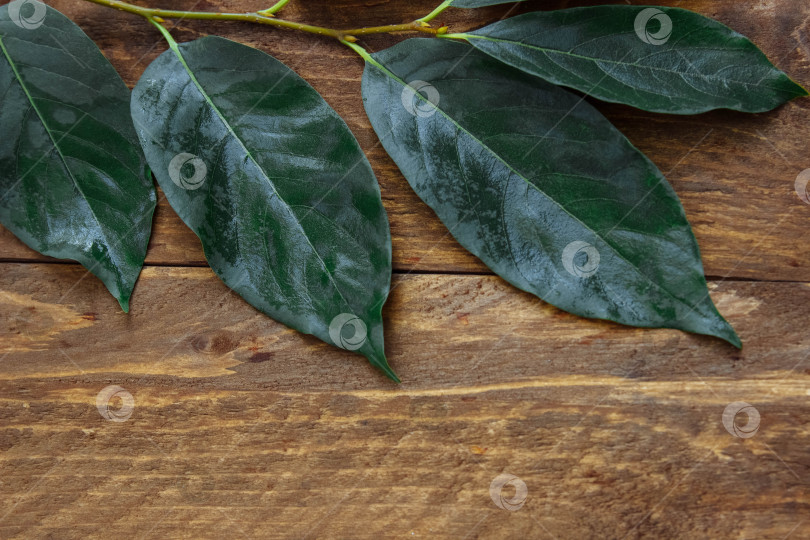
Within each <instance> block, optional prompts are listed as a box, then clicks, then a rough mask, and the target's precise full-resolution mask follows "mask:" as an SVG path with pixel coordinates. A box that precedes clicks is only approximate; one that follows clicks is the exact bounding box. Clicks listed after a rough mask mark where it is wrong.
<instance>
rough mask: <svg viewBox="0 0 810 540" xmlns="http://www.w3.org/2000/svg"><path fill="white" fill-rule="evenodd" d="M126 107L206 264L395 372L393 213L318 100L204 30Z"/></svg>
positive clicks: (269, 64) (169, 54)
mask: <svg viewBox="0 0 810 540" xmlns="http://www.w3.org/2000/svg"><path fill="white" fill-rule="evenodd" d="M132 115H133V118H134V120H135V124H136V127H137V129H138V134H139V136H140V138H141V142H142V144H143V146H144V150H145V152H146V157H147V159H148V161H149V164H150V165H151V167H152V170H153V171H154V173H155V176H156V177H157V179H158V181H159V183H160V186H161V187H162V188H163V191H164V192H165V193H166V197H167V198H168V200H169V202H170V203H171V205H172V207H173V208H174V209H175V210H176V211H177V213H178V214H179V215H180V217H181V218H182V219H183V221H184V222H185V223H186V225H188V226H189V227H190V228H191V229H192V230H193V231H194V232H195V233H196V234H197V236H199V237H200V240H201V241H202V244H203V248H204V249H205V255H206V257H207V259H208V262H209V264H210V265H211V268H212V269H213V270H214V272H216V273H217V275H219V277H220V278H222V280H223V281H224V282H225V283H226V284H227V285H228V286H229V287H231V288H232V289H233V290H234V291H236V292H237V293H239V294H240V295H241V296H242V297H243V298H245V300H247V301H248V302H250V303H251V304H252V305H253V306H255V307H257V308H258V309H260V310H261V311H263V312H264V313H266V314H268V315H270V316H271V317H273V318H274V319H276V320H278V321H280V322H282V323H284V324H286V325H287V326H290V327H292V328H295V329H296V330H299V331H301V332H304V333H307V334H313V335H315V336H317V337H318V338H320V339H322V340H324V341H326V342H328V343H333V344H335V345H338V346H340V347H343V348H345V349H348V350H354V351H356V352H358V353H361V354H363V355H364V356H366V357H367V358H368V359H369V360H370V361H371V363H372V364H374V365H375V366H377V367H379V368H380V369H382V370H383V371H384V372H385V373H386V374H387V375H388V376H390V377H391V378H393V379H395V380H396V375H394V373H393V371H391V368H390V367H389V366H388V363H387V362H386V359H385V354H384V351H383V323H382V316H381V310H382V306H383V303H384V302H385V300H386V298H387V296H388V290H389V284H390V280H391V237H390V233H389V229H388V219H387V216H386V213H385V209H384V208H383V206H382V201H381V198H380V190H379V186H378V185H377V181H376V179H375V177H374V173H373V172H372V170H371V166H370V165H369V163H368V161H367V160H366V158H365V155H364V154H363V152H362V150H361V149H360V146H359V145H358V143H357V141H356V140H355V138H354V137H353V136H352V134H351V132H350V131H349V128H348V127H347V126H346V124H345V123H344V122H343V121H342V120H341V119H340V117H339V116H338V115H337V113H335V111H334V110H332V108H331V107H329V105H327V104H326V102H325V101H324V100H323V98H321V96H320V95H319V94H318V93H317V92H316V91H315V90H314V89H313V88H312V87H311V86H309V84H307V83H306V81H304V80H303V79H302V78H301V77H299V76H298V75H296V74H295V73H294V72H293V71H291V70H290V69H289V68H288V67H287V66H285V65H284V64H282V63H281V62H279V61H278V60H276V59H274V58H272V57H271V56H268V55H267V54H265V53H263V52H261V51H258V50H256V49H253V48H251V47H247V46H245V45H240V44H238V43H234V42H232V41H229V40H226V39H223V38H217V37H205V38H202V39H198V40H196V41H193V42H190V43H183V44H180V45H177V44H174V43H172V46H171V49H170V50H168V51H166V52H165V53H163V54H162V55H161V56H160V57H158V58H157V59H156V60H155V61H154V62H153V63H152V64H151V65H150V66H149V67H148V68H147V69H146V72H145V73H144V75H143V77H142V78H141V80H140V81H139V82H138V84H137V86H136V87H135V89H134V90H133V94H132Z"/></svg>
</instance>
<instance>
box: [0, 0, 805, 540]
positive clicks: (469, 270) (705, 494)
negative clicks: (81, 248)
mask: <svg viewBox="0 0 810 540" xmlns="http://www.w3.org/2000/svg"><path fill="white" fill-rule="evenodd" d="M598 3H603V2H597V1H590V2H585V1H556V0H555V1H541V0H537V1H534V2H526V3H525V4H520V5H516V6H510V5H506V6H496V7H492V8H486V9H482V10H478V11H464V10H450V11H448V12H447V13H446V16H445V15H442V17H441V19H442V22H444V23H448V24H450V25H451V27H452V28H453V29H454V30H459V31H463V30H466V29H469V28H473V27H477V26H480V25H482V24H485V23H487V22H492V21H495V20H497V19H499V18H501V17H502V16H504V15H505V14H506V13H510V14H512V15H514V14H517V13H520V12H523V11H529V10H533V9H546V8H549V9H551V8H559V7H574V6H579V5H588V4H598ZM633 3H642V2H633ZM661 3H662V4H667V5H678V6H680V7H687V8H690V9H694V10H696V11H699V12H702V13H705V14H707V15H710V16H713V17H715V18H718V19H719V20H721V21H723V22H725V23H726V24H729V25H730V26H732V27H733V28H735V29H737V30H739V31H741V32H743V33H745V34H746V35H748V36H750V37H751V38H752V39H753V40H754V41H755V42H756V43H757V44H758V45H760V46H761V47H762V49H763V50H764V51H765V52H766V53H767V54H768V55H769V57H770V58H771V59H773V60H774V62H775V63H776V64H777V65H778V66H779V67H781V68H782V69H785V70H786V71H787V72H788V73H790V74H791V75H792V76H793V77H794V78H795V79H797V80H798V81H799V82H801V83H804V84H805V85H807V84H808V83H809V82H810V79H808V73H810V69H808V68H810V59H809V56H810V46H808V34H810V5H808V4H807V3H799V2H793V1H791V0H756V1H754V0H746V1H739V2H716V1H711V0H694V1H689V2H683V1H678V0H671V1H662V2H661ZM49 4H51V5H53V6H54V7H56V8H58V9H60V10H62V11H63V12H65V13H67V14H68V15H69V16H70V17H71V18H73V19H74V20H75V21H76V22H77V23H79V24H80V25H81V26H82V28H83V29H84V30H85V31H86V32H87V33H88V34H89V35H90V37H92V38H93V39H94V40H96V41H97V43H99V45H100V46H101V47H102V50H103V51H104V53H105V54H106V55H107V57H108V58H110V60H111V61H112V62H113V64H114V65H115V67H116V68H117V69H118V70H119V71H120V73H121V74H122V76H123V77H124V79H125V81H126V82H127V83H128V84H129V85H133V84H134V83H135V82H136V81H137V79H138V77H139V76H140V74H141V73H142V72H143V70H144V69H145V67H146V65H148V63H149V62H150V61H151V60H152V59H154V58H155V57H156V56H157V55H158V54H159V53H160V52H161V51H162V50H164V48H165V47H164V45H163V44H162V43H161V42H160V40H159V36H158V35H157V33H156V32H155V31H153V30H152V29H150V28H148V27H147V26H145V24H144V23H143V22H142V21H140V20H138V19H137V18H136V17H133V16H130V15H127V14H123V13H116V12H112V11H110V10H104V8H101V7H98V6H94V5H89V4H86V3H84V2H80V1H78V0H53V1H51V2H49ZM146 4H147V3H146V2H143V5H146ZM149 4H150V5H163V6H164V7H172V8H178V9H183V8H185V9H189V8H192V6H194V9H200V10H222V11H226V10H227V11H243V10H247V9H256V8H259V7H265V5H264V3H263V2H260V1H259V0H253V1H248V0H199V1H198V0H194V1H192V0H182V1H176V2H169V1H168V0H166V1H164V2H162V3H158V2H157V0H156V1H155V3H154V4H153V3H152V2H149ZM432 4H433V3H432V2H428V1H423V0H415V1H413V2H408V3H406V2H394V1H386V0H374V1H373V2H368V1H366V0H338V1H331V2H329V1H309V2H305V1H299V0H293V1H292V2H291V3H290V5H289V6H288V7H287V8H285V11H284V16H285V18H290V19H294V20H301V21H307V22H312V23H316V24H324V25H328V26H336V27H347V26H361V25H372V24H378V23H383V22H405V21H408V20H412V19H414V18H416V17H418V16H421V15H423V14H425V13H427V12H428V11H429V10H430V9H431V8H432V7H433V6H432ZM173 33H174V34H175V36H176V37H177V38H178V40H191V39H194V38H195V37H198V36H200V35H204V34H207V33H211V34H218V35H223V36H226V37H229V38H231V39H235V40H238V41H241V42H244V43H247V44H250V45H253V46H256V47H259V48H261V49H262V50H265V51H267V52H270V53H271V54H274V55H275V56H277V57H278V58H279V59H281V60H282V61H284V62H285V63H287V64H288V65H290V66H291V67H293V69H295V70H296V71H297V72H298V73H300V74H301V75H302V76H304V77H305V78H306V79H307V80H309V81H310V82H311V83H312V84H313V86H315V88H316V89H317V90H318V91H319V92H321V93H322V94H323V95H324V97H325V99H326V100H327V101H328V102H329V103H330V104H331V105H332V106H333V107H334V108H335V109H336V110H337V111H338V112H339V113H340V114H341V115H342V116H343V117H344V118H345V119H346V120H347V122H348V124H349V126H350V127H351V129H352V131H353V132H354V133H355V135H356V136H357V137H358V139H359V141H360V143H361V145H362V147H363V149H364V150H365V151H366V153H367V155H368V157H369V160H370V161H371V164H372V166H373V168H374V170H375V172H376V174H377V176H378V179H379V181H380V184H381V187H382V192H383V198H384V203H385V206H386V209H387V211H388V214H389V218H390V220H391V226H392V235H393V242H394V260H395V268H396V269H397V273H396V274H395V276H394V281H393V290H392V295H391V298H390V300H389V302H388V304H387V305H386V308H385V310H384V315H385V317H386V340H387V342H386V352H387V354H388V357H389V360H390V361H391V363H392V365H393V367H394V368H395V369H396V370H397V372H398V373H399V375H400V376H401V377H402V379H403V381H404V383H403V384H402V385H400V386H397V385H394V384H393V383H390V382H389V381H387V379H385V378H383V377H382V376H380V375H379V373H377V372H376V371H374V370H373V369H372V368H371V367H370V366H369V365H368V364H367V362H366V361H365V360H364V359H363V358H361V357H359V356H356V355H353V354H351V353H347V352H345V351H340V350H338V349H335V348H333V347H330V346H327V345H326V344H324V343H322V342H320V341H318V340H316V339H314V338H312V337H310V336H304V335H301V334H298V333H297V332H294V331H292V330H290V329H287V328H285V327H284V326H282V325H280V324H278V323H275V322H274V321H272V320H270V319H268V318H267V317H265V316H263V315H261V314H260V313H258V312H257V311H256V310H254V309H253V308H251V307H250V306H249V305H247V304H246V303H245V302H244V301H243V300H241V299H240V298H239V297H238V296H236V295H235V294H234V293H232V292H231V291H230V290H229V289H228V288H227V287H226V286H225V285H224V284H222V283H221V282H220V281H219V280H218V279H217V278H216V277H215V276H214V274H213V273H212V272H211V271H210V269H208V268H207V267H205V266H206V265H205V261H204V259H203V257H202V252H201V250H200V247H199V242H198V241H197V239H196V238H195V237H194V235H193V234H192V233H191V232H190V231H188V230H187V229H186V228H185V226H184V225H183V224H182V223H181V222H180V221H179V219H178V218H177V217H176V216H175V214H174V213H173V211H172V210H171V209H170V208H169V207H168V205H166V204H165V201H162V202H161V204H160V205H159V208H158V212H157V215H156V218H155V223H154V234H153V237H152V242H151V244H150V248H149V253H148V257H147V262H148V265H149V266H147V268H145V270H144V272H143V274H142V277H141V279H140V281H139V282H138V284H137V286H136V289H135V292H134V295H133V301H132V310H131V312H130V313H129V314H124V313H122V312H121V311H120V309H119V308H118V306H117V304H116V302H115V301H114V299H113V298H112V297H110V295H109V293H107V291H106V290H105V289H104V287H103V285H101V283H100V282H99V281H98V280H96V279H95V278H93V277H92V276H90V275H88V274H87V272H86V271H85V270H84V269H82V268H81V267H80V266H78V265H76V264H67V263H65V264H53V263H54V262H56V261H53V260H50V259H46V258H43V257H41V256H39V255H37V254H36V253H34V252H33V251H31V250H29V249H28V248H26V247H25V246H24V245H22V244H21V243H20V242H19V241H18V240H16V239H15V238H14V237H13V236H12V235H10V233H8V231H6V230H0V368H2V369H0V538H3V539H6V538H60V539H67V538H98V537H109V536H122V537H136V538H194V539H197V538H222V537H234V536H235V537H240V538H241V537H243V538H314V537H322V538H381V537H400V538H401V537H414V538H416V537H426V538H448V539H449V538H498V539H499V538H514V537H517V538H558V539H564V538H565V539H567V538H576V539H580V538H617V539H618V538H629V539H634V538H690V539H691V538H704V537H705V538H729V539H730V538H773V539H785V538H807V537H810V517H808V516H810V491H808V481H809V480H810V458H809V457H808V455H807V451H806V448H807V447H808V445H809V444H810V426H808V418H810V409H809V408H808V401H807V396H808V395H810V335H808V333H807V330H806V328H807V316H808V308H807V306H808V305H810V253H808V250H806V249H805V248H804V242H803V238H804V237H805V236H806V235H805V230H806V223H807V218H808V215H809V214H810V206H808V205H805V204H803V203H802V202H801V201H800V200H799V198H798V197H797V196H796V194H795V193H794V191H793V182H794V179H795V177H796V175H797V174H798V173H799V171H801V170H803V169H805V168H808V167H810V157H809V156H810V152H808V142H807V141H808V140H810V100H803V101H798V102H794V103H792V104H789V105H787V106H785V107H783V108H781V109H779V110H777V111H775V112H773V113H769V114H762V115H740V114H736V113H730V112H717V113H711V114H706V115H700V116H697V117H665V116H660V115H652V114H647V113H642V112H639V111H634V110H632V109H629V108H627V107H621V106H615V105H599V108H600V109H601V110H602V111H604V112H605V114H607V115H608V116H609V117H610V118H611V119H612V120H613V121H614V122H615V123H616V124H617V125H618V126H620V127H621V128H622V129H623V130H624V131H625V133H626V134H627V135H628V136H629V137H630V139H631V140H632V141H633V143H634V144H636V145H637V146H638V147H639V148H641V149H642V150H643V151H644V152H646V153H647V154H648V155H650V156H651V158H652V159H653V160H654V161H655V162H656V164H658V166H659V167H660V168H661V169H662V171H664V172H665V173H666V174H667V175H668V177H669V178H670V180H671V182H672V184H673V186H674V187H675V189H676V191H677V192H678V194H679V195H680V196H681V198H682V200H683V203H684V206H685V208H686V210H687V214H688V216H689V218H690V220H691V222H692V224H693V227H694V230H695V233H696V235H697V237H698V240H699V242H700V245H701V249H702V251H703V256H704V263H705V266H706V271H707V274H709V275H710V276H717V277H716V278H715V279H713V280H712V281H711V282H710V290H711V294H712V297H713V299H714V300H715V302H716V303H717V304H718V307H719V309H720V311H721V312H722V313H723V314H724V315H726V316H727V318H728V319H729V320H730V322H731V323H732V324H733V325H734V327H735V328H736V329H737V330H738V332H739V334H740V336H741V337H742V339H743V342H744V344H745V346H744V349H743V350H742V351H738V350H736V349H733V348H731V347H730V346H728V345H726V344H724V343H723V342H721V341H719V340H716V339H712V338H708V337H701V336H694V335H688V334H685V333H682V332H678V331H674V330H640V329H633V328H628V327H622V326H619V325H616V324H612V323H608V322H602V321H588V320H584V319H580V318H577V317H574V316H571V315H568V314H565V313H563V312H561V311H559V310H557V309H555V308H553V307H551V306H549V305H547V304H544V303H543V302H541V301H539V300H538V299H536V298H534V297H532V296H530V295H528V294H525V293H522V292H520V291H517V290H515V289H514V288H512V287H511V286H509V285H507V284H506V283H505V282H504V281H502V280H500V279H499V278H497V277H494V276H492V275H489V272H488V271H487V270H486V269H485V268H484V267H482V266H481V264H480V263H478V262H477V261H476V260H475V259H474V258H473V257H472V256H470V255H468V254H466V253H464V252H463V250H462V249H461V248H460V247H459V246H458V244H457V243H455V241H454V240H453V239H452V237H450V236H449V235H448V234H447V232H446V230H445V229H444V227H443V226H442V225H441V223H439V222H438V220H437V219H436V218H435V216H433V214H432V213H431V211H430V210H429V209H428V208H427V207H426V206H425V205H424V204H422V203H421V202H420V201H419V200H418V199H417V197H416V196H415V195H414V194H413V193H412V192H411V191H410V189H409V188H408V186H407V182H406V181H405V180H404V179H403V178H402V176H401V174H400V173H399V172H398V170H397V169H396V166H395V165H394V164H393V162H392V161H391V160H390V159H389V158H388V157H387V156H386V155H385V153H384V151H383V150H382V149H381V147H380V146H379V144H378V141H377V138H376V136H375V135H374V133H373V131H372V130H371V127H370V125H369V123H368V120H367V119H366V117H365V113H364V112H363V109H362V103H361V102H360V99H359V91H360V79H359V77H360V74H361V70H362V64H361V63H360V61H359V60H358V59H357V57H356V56H355V55H354V54H353V53H352V52H351V51H348V50H346V49H345V48H344V47H342V46H341V45H339V44H337V43H333V42H331V41H329V40H327V39H320V38H315V37H312V36H308V35H299V34H296V33H292V32H282V31H275V30H272V29H261V28H259V29H257V28H255V27H251V26H246V25H238V24H206V23H197V22H188V21H184V22H182V23H180V24H179V26H178V28H177V29H176V30H174V31H173ZM399 39H402V38H401V37H396V36H376V37H371V38H369V39H367V40H364V44H365V45H367V46H368V47H369V48H370V49H372V50H379V49H381V48H384V47H387V46H390V45H392V44H393V43H395V42H396V41H398V40H399ZM111 385H117V386H120V387H122V388H123V389H124V390H125V391H127V392H129V393H130V394H131V395H132V396H133V400H134V409H133V410H132V415H131V417H129V418H128V419H127V420H126V421H123V422H113V421H110V420H106V419H105V418H104V417H103V416H102V414H101V413H100V411H99V410H98V409H97V406H96V398H97V395H98V394H99V393H100V392H101V391H102V390H103V389H105V388H106V387H108V386H111ZM738 401H744V402H748V403H750V404H751V405H753V406H754V407H755V408H756V409H757V410H758V411H759V413H760V415H761V420H760V426H759V431H758V432H757V433H756V434H755V435H754V436H753V437H752V438H748V439H743V438H738V437H734V436H733V435H732V434H731V433H729V432H728V431H727V430H726V428H725V427H724V425H723V422H722V414H723V411H724V409H725V408H726V406H727V405H729V404H730V403H733V402H738ZM123 403H124V402H123V401H122V400H121V399H120V398H115V399H113V400H112V401H111V402H110V404H109V405H110V408H111V409H112V410H115V409H117V408H118V407H120V406H121V405H122V404H123ZM744 419H745V417H744V415H743V417H742V418H741V420H744ZM504 472H505V473H510V474H514V475H516V476H517V477H519V478H520V480H521V481H523V482H524V483H525V484H526V487H527V491H528V498H527V499H526V501H525V505H524V506H523V507H522V508H521V509H519V510H518V511H514V512H510V511H507V510H503V509H500V508H498V507H497V506H496V505H495V504H494V503H493V501H492V500H491V498H490V484H491V482H492V481H493V479H494V478H495V477H496V476H498V475H499V474H501V473H504ZM511 489H512V488H507V489H506V490H505V491H504V493H503V494H504V495H505V496H506V497H510V496H511V494H512V493H513V492H512V491H510V490H511Z"/></svg>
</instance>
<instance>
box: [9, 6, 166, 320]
mask: <svg viewBox="0 0 810 540" xmlns="http://www.w3.org/2000/svg"><path fill="white" fill-rule="evenodd" d="M0 96H2V97H1V98H0V128H2V133H3V135H2V137H0V222H2V224H3V225H4V226H5V227H7V228H8V229H9V230H11V231H12V232H13V233H14V234H15V235H17V237H18V238H20V240H22V241H23V242H25V243H26V244H27V245H28V246H30V247H31V248H33V249H35V250H37V251H38V252H40V253H42V254H45V255H50V256H52V257H59V258H63V259H73V260H76V261H78V262H80V263H81V264H82V265H84V266H85V267H86V268H87V269H88V270H89V271H90V272H92V273H93V274H95V275H96V276H98V277H99V279H101V281H103V282H104V285H106V286H107V289H109V291H110V292H111V293H112V294H113V296H115V297H116V298H117V299H118V302H119V303H120V304H121V308H122V309H123V310H124V311H128V310H129V298H130V296H131V294H132V288H133V287H134V286H135V281H136V280H137V279H138V274H139V273H140V271H141V267H142V266H143V261H144V257H145V256H146V245H147V243H148V242H149V233H150V230H151V226H152V213H153V211H154V209H155V190H154V186H153V185H152V180H151V177H150V176H149V171H148V168H147V166H146V162H145V160H144V157H143V154H142V153H141V148H140V145H139V144H138V138H137V136H136V135H135V130H134V129H133V126H132V119H131V117H130V115H129V99H130V94H129V89H128V88H127V87H126V85H125V84H124V82H123V81H122V80H121V78H120V77H119V76H118V74H117V73H116V72H115V69H113V67H112V66H111V65H110V63H109V62H108V61H107V59H106V58H104V55H102V54H101V51H99V50H98V47H96V45H95V44H94V43H93V42H92V41H91V40H90V38H88V37H87V36H86V35H85V34H84V33H83V32H82V31H81V29H80V28H79V27H78V26H76V25H75V24H73V23H72V22H71V21H70V20H69V19H67V18H66V17H65V16H64V15H62V14H61V13H59V12H58V11H56V10H55V9H53V8H49V7H46V6H45V4H42V3H40V2H20V1H16V2H12V3H11V4H8V5H5V6H3V7H0Z"/></svg>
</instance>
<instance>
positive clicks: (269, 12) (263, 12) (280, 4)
mask: <svg viewBox="0 0 810 540" xmlns="http://www.w3.org/2000/svg"><path fill="white" fill-rule="evenodd" d="M289 1H290V0H278V2H276V3H275V4H273V6H272V7H269V8H267V9H263V10H261V11H257V12H256V13H258V14H259V15H267V16H268V17H272V16H273V15H274V14H276V13H278V12H279V11H281V8H283V7H284V6H286V5H287V3H288V2H289Z"/></svg>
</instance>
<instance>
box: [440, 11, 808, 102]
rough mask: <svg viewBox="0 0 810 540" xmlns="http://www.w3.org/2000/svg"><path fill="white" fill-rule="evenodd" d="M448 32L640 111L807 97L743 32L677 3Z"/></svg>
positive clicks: (529, 17) (539, 15)
mask: <svg viewBox="0 0 810 540" xmlns="http://www.w3.org/2000/svg"><path fill="white" fill-rule="evenodd" d="M453 5H455V4H453ZM454 36H456V37H464V38H466V39H467V40H468V41H469V42H470V43H471V44H472V45H473V46H474V47H476V48H477V49H479V50H481V51H484V52H485V53H487V54H489V55H491V56H493V57H494V58H497V59H498V60H501V61H502V62H506V63H507V64H509V65H511V66H514V67H516V68H518V69H520V70H523V71H525V72H526V73H530V74H532V75H536V76H538V77H541V78H543V79H545V80H547V81H550V82H553V83H555V84H560V85H563V86H569V87H571V88H575V89H577V90H580V91H582V92H585V93H586V94H587V95H590V96H593V97H595V98H598V99H601V100H604V101H611V102H617V103H625V104H627V105H632V106H633V107H638V108H640V109H644V110H648V111H655V112H664V113H673V114H695V113H701V112H705V111H708V110H711V109H720V108H725V109H734V110H738V111H745V112H762V111H768V110H771V109H773V108H775V107H778V106H779V105H781V104H783V103H785V102H786V101H789V100H791V99H793V98H796V97H800V96H806V95H807V92H806V91H805V89H804V88H802V87H801V86H799V85H798V84H796V83H794V82H793V81H792V80H791V79H790V77H788V76H787V75H785V74H784V73H783V72H781V71H779V70H778V69H776V68H775V67H774V66H773V64H771V63H770V62H769V61H768V59H767V58H766V57H765V55H764V54H763V53H762V52H761V51H760V50H759V49H758V48H757V47H756V45H754V44H753V43H751V42H750V41H749V40H748V39H747V38H746V37H745V36H742V35H740V34H738V33H737V32H735V31H733V30H731V29H730V28H728V27H726V26H724V25H722V24H720V23H719V22H717V21H715V20H712V19H709V18H707V17H704V16H702V15H699V14H697V13H694V12H692V11H688V10H685V9H679V8H665V7H661V8H653V7H639V6H627V5H611V6H596V7H585V8H573V9H565V10H558V11H547V12H536V13H526V14H524V15H519V16H517V17H512V18H508V19H504V20H502V21H498V22H496V23H494V24H491V25H489V26H485V27H484V28H481V29H480V30H476V31H474V32H469V33H466V34H454Z"/></svg>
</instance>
